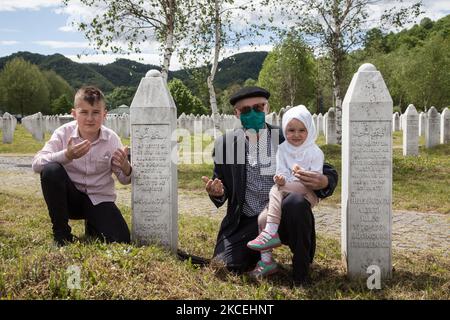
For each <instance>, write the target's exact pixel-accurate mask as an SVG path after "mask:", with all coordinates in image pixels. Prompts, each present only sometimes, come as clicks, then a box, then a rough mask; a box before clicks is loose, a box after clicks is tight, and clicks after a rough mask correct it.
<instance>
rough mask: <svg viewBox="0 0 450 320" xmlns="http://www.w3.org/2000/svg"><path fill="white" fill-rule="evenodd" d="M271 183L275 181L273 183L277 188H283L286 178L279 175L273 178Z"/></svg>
mask: <svg viewBox="0 0 450 320" xmlns="http://www.w3.org/2000/svg"><path fill="white" fill-rule="evenodd" d="M273 181H275V183H276V184H277V185H279V186H284V185H285V184H286V178H285V177H284V176H282V175H279V174H277V175H275V176H274V177H273Z"/></svg>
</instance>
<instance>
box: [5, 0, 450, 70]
mask: <svg viewBox="0 0 450 320" xmlns="http://www.w3.org/2000/svg"><path fill="white" fill-rule="evenodd" d="M423 3H424V10H425V14H424V15H423V16H428V17H430V18H431V19H433V20H436V19H439V18H441V17H443V16H445V15H447V14H450V0H435V1H432V0H424V1H423ZM91 14H92V11H89V10H87V9H86V8H83V7H82V6H80V5H79V4H77V3H76V2H74V3H73V4H72V5H71V7H69V8H65V7H63V6H62V5H61V1H60V0H0V57H3V56H7V55H10V54H12V53H14V52H17V51H30V52H34V53H40V54H46V55H48V54H54V53H61V54H63V55H65V56H67V57H69V58H71V59H73V60H76V61H82V62H98V63H109V62H113V61H114V60H115V59H116V58H118V57H119V56H118V55H113V54H107V55H100V54H94V52H93V51H92V49H90V48H89V43H88V41H87V40H86V39H85V38H84V35H83V34H82V33H81V32H78V31H76V30H74V28H72V27H70V21H73V20H77V19H78V18H79V17H80V16H84V17H86V16H88V15H91ZM423 16H422V17H423ZM419 19H420V18H419ZM270 47H271V46H270V45H264V46H260V47H258V48H252V49H249V48H245V47H244V48H241V49H240V51H249V50H258V49H259V50H269V49H270ZM78 54H82V56H81V59H78V58H77V55H78ZM127 58H130V59H134V60H138V59H139V58H140V59H141V62H145V63H153V64H160V55H159V53H158V50H157V45H156V44H155V43H151V44H149V45H148V46H147V47H146V48H144V50H143V54H141V55H131V56H127ZM179 67H180V64H179V62H178V59H177V57H176V56H175V57H174V58H173V61H172V67H171V69H172V70H174V69H178V68H179Z"/></svg>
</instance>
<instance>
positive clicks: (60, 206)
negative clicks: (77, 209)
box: [41, 162, 78, 244]
mask: <svg viewBox="0 0 450 320" xmlns="http://www.w3.org/2000/svg"><path fill="white" fill-rule="evenodd" d="M41 187H42V193H43V195H44V199H45V202H46V204H47V208H48V213H49V215H50V219H51V221H52V225H53V236H54V238H55V241H57V242H58V243H61V244H62V243H63V242H64V241H69V242H70V241H72V234H71V228H70V226H69V201H70V198H74V197H77V194H78V191H77V190H76V188H75V186H74V185H73V182H72V181H71V180H70V178H69V176H68V175H67V172H66V170H65V169H64V167H63V166H62V165H61V164H59V163H56V162H54V163H49V164H47V165H46V166H45V167H44V169H43V170H42V172H41ZM74 202H75V203H76V202H77V201H74Z"/></svg>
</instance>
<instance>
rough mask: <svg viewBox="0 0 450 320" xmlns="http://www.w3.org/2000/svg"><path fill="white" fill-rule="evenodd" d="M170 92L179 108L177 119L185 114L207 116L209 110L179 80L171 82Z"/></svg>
mask: <svg viewBox="0 0 450 320" xmlns="http://www.w3.org/2000/svg"><path fill="white" fill-rule="evenodd" d="M168 86H169V91H170V94H171V95H172V97H173V99H174V100H175V104H176V106H177V117H178V116H180V114H182V113H183V112H184V113H185V114H190V113H193V114H207V113H208V109H207V108H206V107H205V106H204V105H203V104H202V102H201V101H200V99H199V98H197V97H196V96H194V95H193V94H192V92H191V91H190V90H189V89H188V87H186V86H185V85H184V83H183V82H182V81H181V80H179V79H173V80H172V81H170V82H169V84H168Z"/></svg>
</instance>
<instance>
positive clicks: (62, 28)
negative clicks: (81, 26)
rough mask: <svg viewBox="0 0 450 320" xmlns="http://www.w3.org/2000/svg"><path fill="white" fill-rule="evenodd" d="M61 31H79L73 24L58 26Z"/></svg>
mask: <svg viewBox="0 0 450 320" xmlns="http://www.w3.org/2000/svg"><path fill="white" fill-rule="evenodd" d="M58 30H59V31H62V32H77V31H78V30H77V28H75V27H73V26H63V27H59V28H58Z"/></svg>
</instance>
